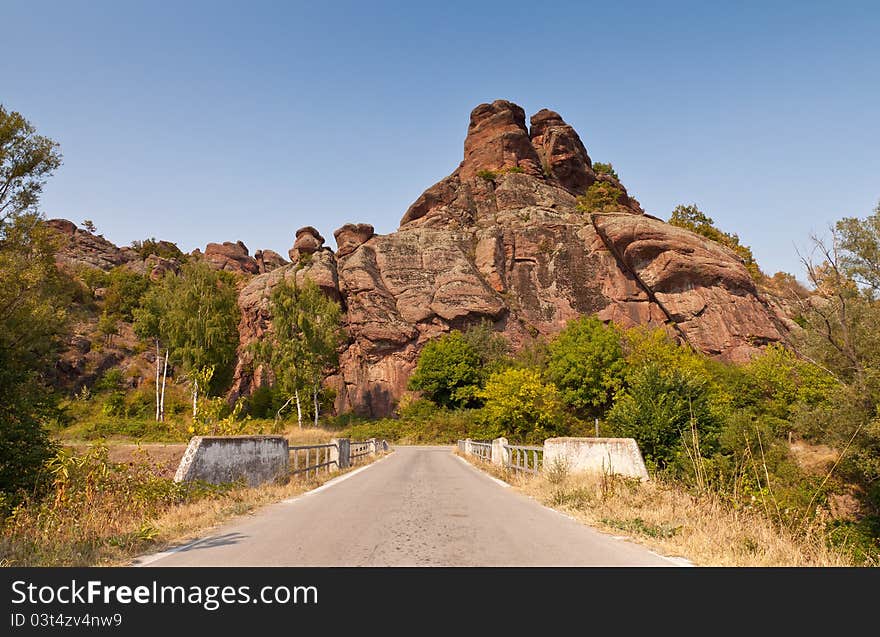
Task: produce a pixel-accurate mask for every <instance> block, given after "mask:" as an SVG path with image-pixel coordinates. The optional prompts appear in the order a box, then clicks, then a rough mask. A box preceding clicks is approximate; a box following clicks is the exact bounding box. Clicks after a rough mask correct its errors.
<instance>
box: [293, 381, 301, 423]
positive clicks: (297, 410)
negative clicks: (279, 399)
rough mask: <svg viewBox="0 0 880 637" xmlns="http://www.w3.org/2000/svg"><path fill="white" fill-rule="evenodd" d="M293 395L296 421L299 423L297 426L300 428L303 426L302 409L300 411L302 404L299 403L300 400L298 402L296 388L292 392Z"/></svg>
mask: <svg viewBox="0 0 880 637" xmlns="http://www.w3.org/2000/svg"><path fill="white" fill-rule="evenodd" d="M293 395H294V397H295V398H296V423H297V424H298V425H299V428H300V429H302V428H303V411H302V405H300V402H299V390H298V389H297V390H296V391H295V392H294V393H293Z"/></svg>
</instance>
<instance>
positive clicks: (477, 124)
mask: <svg viewBox="0 0 880 637" xmlns="http://www.w3.org/2000/svg"><path fill="white" fill-rule="evenodd" d="M511 168H518V169H521V170H523V171H524V172H526V173H529V174H532V175H540V174H541V162H540V160H539V159H538V154H537V153H536V152H535V148H534V147H533V146H532V142H531V140H530V139H529V131H528V129H527V128H526V113H525V111H524V110H523V109H522V108H521V107H519V106H517V105H516V104H514V103H513V102H508V101H507V100H495V101H494V102H492V103H491V104H480V105H479V106H477V107H476V108H475V109H474V110H473V111H471V120H470V125H469V126H468V132H467V137H466V138H465V140H464V162H462V165H461V168H460V169H459V173H460V176H461V178H462V179H471V178H473V177H475V176H477V175H478V174H479V173H480V172H482V171H489V172H500V171H503V170H509V169H511Z"/></svg>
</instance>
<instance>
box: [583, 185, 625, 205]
mask: <svg viewBox="0 0 880 637" xmlns="http://www.w3.org/2000/svg"><path fill="white" fill-rule="evenodd" d="M625 200H626V195H625V194H624V193H623V190H621V189H620V188H618V187H617V186H615V185H614V184H612V183H611V182H610V181H604V180H599V181H596V182H594V183H593V184H592V185H591V186H590V187H589V188H587V192H586V193H585V194H584V195H582V196H581V197H578V209H579V210H581V211H583V212H613V211H615V210H620V209H622V208H624V205H623V204H624V202H625Z"/></svg>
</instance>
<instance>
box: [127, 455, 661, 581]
mask: <svg viewBox="0 0 880 637" xmlns="http://www.w3.org/2000/svg"><path fill="white" fill-rule="evenodd" d="M138 563H140V564H142V565H145V566H672V565H674V564H675V562H674V561H672V560H669V559H666V558H663V557H660V556H658V555H656V554H654V553H652V552H650V551H649V550H647V549H645V548H644V547H641V546H638V545H636V544H632V543H629V542H626V541H622V540H619V539H615V538H613V537H611V536H608V535H604V534H602V533H599V532H598V531H595V530H593V529H591V528H589V527H586V526H584V525H582V524H580V523H578V522H575V521H574V520H572V519H569V518H567V517H565V516H563V515H561V514H559V513H557V512H555V511H552V510H550V509H548V508H545V507H543V506H541V505H540V504H538V503H537V502H535V501H534V500H532V499H530V498H528V497H526V496H524V495H522V494H520V493H517V492H516V491H514V490H513V489H511V488H506V487H505V486H503V484H502V483H499V482H498V481H495V480H494V479H493V478H490V477H489V476H487V475H486V474H484V473H483V472H481V471H479V470H477V469H475V468H474V467H472V466H470V465H468V464H467V463H465V462H463V461H462V459H461V458H458V457H456V456H455V455H454V454H453V453H452V452H451V450H450V448H449V447H397V448H396V449H395V451H394V452H393V453H392V454H390V455H389V456H387V457H385V458H383V459H382V460H380V461H378V462H376V463H374V464H372V465H368V466H366V467H364V468H363V469H361V470H359V471H358V472H356V473H352V474H346V475H343V476H341V477H340V478H338V479H337V480H336V481H335V482H333V483H328V485H327V486H325V487H324V488H320V489H318V490H316V491H313V492H310V493H307V494H304V495H302V496H299V497H297V498H292V499H290V500H287V501H284V502H279V503H277V504H273V505H270V506H268V507H265V508H262V509H260V510H259V511H257V512H256V513H255V514H252V515H249V516H246V517H244V518H240V519H237V520H234V521H232V522H230V523H228V524H227V525H225V526H222V527H219V528H218V529H216V530H215V531H212V532H211V534H210V535H208V536H206V537H204V538H202V539H201V540H198V541H196V542H194V543H190V544H188V545H184V546H182V547H179V548H177V549H172V551H169V552H166V553H160V554H156V555H152V556H146V557H144V558H140V560H138V561H136V562H135V564H138Z"/></svg>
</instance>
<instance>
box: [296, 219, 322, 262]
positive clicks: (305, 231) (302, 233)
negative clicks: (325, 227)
mask: <svg viewBox="0 0 880 637" xmlns="http://www.w3.org/2000/svg"><path fill="white" fill-rule="evenodd" d="M323 245H324V237H322V236H321V233H320V232H318V231H317V230H315V229H314V228H313V227H312V226H306V227H304V228H300V229H299V230H297V231H296V240H295V241H294V242H293V247H292V248H291V249H290V250H289V251H288V253H287V254H288V256H289V257H290V260H291V261H293V262H294V263H296V262H297V261H299V260H300V258H301V257H302V256H304V255H307V254H313V253H314V252H316V251H317V250H318V249H319V248H320V247H321V246H323Z"/></svg>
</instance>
